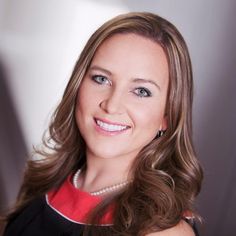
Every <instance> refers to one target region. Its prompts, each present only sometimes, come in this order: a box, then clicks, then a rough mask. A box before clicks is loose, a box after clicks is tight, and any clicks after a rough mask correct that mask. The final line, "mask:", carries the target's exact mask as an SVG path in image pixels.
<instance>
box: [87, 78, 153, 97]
mask: <svg viewBox="0 0 236 236" xmlns="http://www.w3.org/2000/svg"><path fill="white" fill-rule="evenodd" d="M91 79H92V80H93V81H94V82H95V83H97V84H100V85H102V84H109V85H111V82H110V81H109V80H108V79H107V78H106V76H103V75H93V76H91ZM101 79H102V80H103V81H101ZM136 91H138V92H136ZM140 91H142V93H140ZM143 92H144V94H143ZM133 93H134V94H135V95H136V96H138V97H140V98H143V97H151V96H152V93H151V91H150V90H149V89H147V88H144V87H139V88H135V89H134V92H133Z"/></svg>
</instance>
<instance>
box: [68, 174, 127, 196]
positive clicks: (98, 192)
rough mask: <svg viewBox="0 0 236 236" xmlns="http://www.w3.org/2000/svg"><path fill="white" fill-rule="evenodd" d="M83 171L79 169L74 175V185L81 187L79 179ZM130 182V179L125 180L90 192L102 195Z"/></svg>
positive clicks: (93, 194)
mask: <svg viewBox="0 0 236 236" xmlns="http://www.w3.org/2000/svg"><path fill="white" fill-rule="evenodd" d="M80 173H81V169H79V170H78V171H77V172H76V173H75V175H74V177H73V185H74V187H75V188H79V187H80V186H79V184H78V179H79V175H80ZM128 183H130V181H128V180H126V181H124V182H121V183H119V184H114V185H111V186H108V187H105V188H102V189H100V190H98V191H93V192H89V194H90V195H92V196H98V195H102V194H105V193H108V192H114V191H116V190H118V189H120V188H123V187H124V186H126V185H127V184H128Z"/></svg>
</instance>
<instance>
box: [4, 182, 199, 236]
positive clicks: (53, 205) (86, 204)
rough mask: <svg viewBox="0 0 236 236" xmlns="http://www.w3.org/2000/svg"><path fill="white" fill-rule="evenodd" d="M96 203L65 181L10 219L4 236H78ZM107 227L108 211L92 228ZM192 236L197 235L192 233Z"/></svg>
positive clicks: (109, 223)
mask: <svg viewBox="0 0 236 236" xmlns="http://www.w3.org/2000/svg"><path fill="white" fill-rule="evenodd" d="M99 201H101V198H99V197H98V196H91V195H89V194H88V193H86V192H82V191H80V190H78V189H75V188H74V186H73V185H72V184H71V181H70V179H69V178H68V179H67V181H65V183H64V184H63V185H62V186H61V188H59V189H58V190H56V191H51V192H50V193H48V194H47V195H46V196H42V197H40V198H37V199H35V200H34V201H33V202H31V204H29V205H28V206H27V207H25V208H24V209H23V210H22V211H21V212H20V213H19V214H18V215H16V216H15V217H14V218H13V219H11V221H10V222H9V223H8V224H7V227H6V229H5V232H4V236H54V235H55V236H80V235H82V234H83V230H84V226H85V224H86V223H85V222H84V218H85V215H86V214H87V213H88V212H89V211H90V210H91V209H92V208H93V207H94V206H95V205H96V204H98V203H99ZM111 224H112V207H111V208H110V210H109V212H107V214H105V216H104V218H103V219H102V221H101V225H99V226H96V227H97V228H98V230H99V232H100V233H101V231H103V230H104V231H106V232H109V230H110V226H111ZM194 230H195V228H194ZM195 234H196V236H197V235H198V234H197V232H196V231H195ZM99 235H102V234H99ZM92 236H97V234H96V235H92Z"/></svg>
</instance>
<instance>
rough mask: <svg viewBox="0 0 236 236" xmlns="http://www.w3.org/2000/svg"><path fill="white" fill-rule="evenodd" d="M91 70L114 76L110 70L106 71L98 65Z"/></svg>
mask: <svg viewBox="0 0 236 236" xmlns="http://www.w3.org/2000/svg"><path fill="white" fill-rule="evenodd" d="M89 70H100V71H101V72H103V73H106V74H108V75H112V73H111V72H110V71H109V70H106V69H104V68H102V67H100V66H96V65H94V66H92V67H90V68H89Z"/></svg>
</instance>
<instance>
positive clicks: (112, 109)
mask: <svg viewBox="0 0 236 236" xmlns="http://www.w3.org/2000/svg"><path fill="white" fill-rule="evenodd" d="M100 107H101V108H102V109H103V110H104V111H105V112H106V113H109V114H122V113H123V112H124V109H125V107H124V103H123V95H122V93H120V92H118V91H111V93H109V94H108V95H107V96H106V97H105V98H104V99H103V100H102V101H101V103H100Z"/></svg>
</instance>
